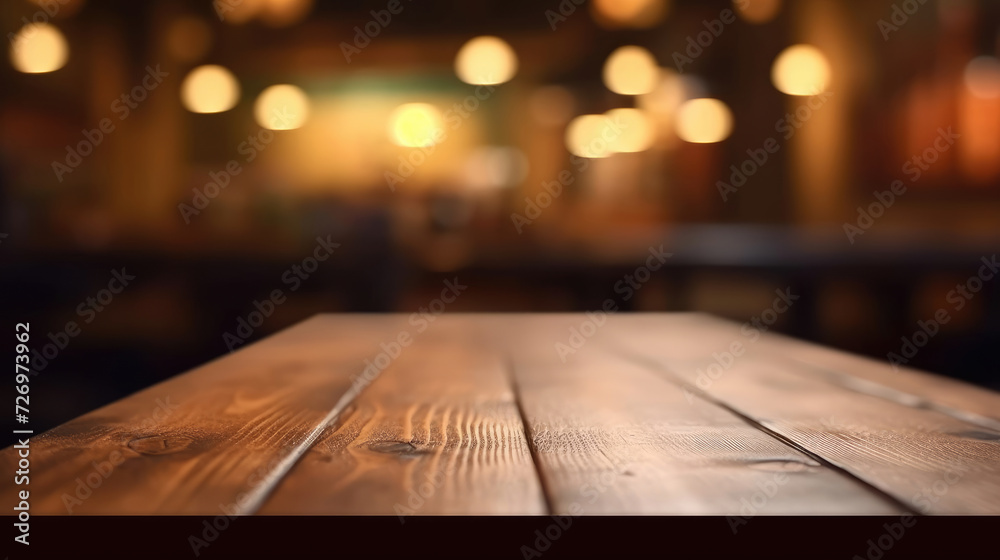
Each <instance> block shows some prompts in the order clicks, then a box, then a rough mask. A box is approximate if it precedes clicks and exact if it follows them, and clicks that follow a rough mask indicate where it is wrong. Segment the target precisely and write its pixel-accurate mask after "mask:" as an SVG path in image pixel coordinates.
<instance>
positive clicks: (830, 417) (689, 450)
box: [0, 313, 1000, 516]
mask: <svg viewBox="0 0 1000 560" xmlns="http://www.w3.org/2000/svg"><path fill="white" fill-rule="evenodd" d="M31 458H32V465H31V466H32V472H31V500H32V502H31V506H32V514H67V513H72V514H197V515H219V514H220V513H222V512H224V513H229V514H233V513H240V514H254V513H260V514H385V515H426V514H467V513H468V514H572V515H578V514H583V515H586V514H716V515H742V516H748V515H757V514H905V513H914V514H983V513H987V514H998V513H1000V394H997V393H994V392H990V391H987V390H984V389H980V388H976V387H973V386H970V385H966V384H963V383H960V382H957V381H953V380H950V379H945V378H941V377H937V376H934V375H931V374H927V373H922V372H917V371H913V370H907V369H902V368H901V369H899V370H898V371H896V370H894V369H893V368H892V367H890V366H889V365H888V364H887V363H883V362H879V361H875V360H870V359H866V358H861V357H858V356H853V355H849V354H846V353H843V352H839V351H835V350H831V349H827V348H824V347H821V346H817V345H813V344H808V343H805V342H800V341H797V340H793V339H790V338H786V337H783V336H779V335H774V334H771V333H766V334H760V333H759V332H757V331H755V330H753V329H750V328H747V327H742V326H741V325H739V324H736V323H731V322H728V321H723V320H720V319H716V318H713V317H710V316H706V315H701V314H688V313H684V314H666V313H654V314H612V315H608V316H601V315H595V314H445V315H441V316H437V317H435V316H433V315H427V316H420V315H412V316H411V315H402V314H394V315H318V316H315V317H313V318H311V319H309V320H307V321H304V322H302V323H300V324H298V325H295V326H293V327H291V328H289V329H287V330H285V331H282V332H281V333H279V334H277V335H275V336H272V337H269V338H267V339H265V340H262V341H260V342H258V343H256V344H253V345H250V346H248V347H246V348H244V349H241V350H239V351H237V352H234V353H232V354H229V355H227V356H224V357H222V358H220V359H218V360H215V361H213V362H210V363H208V364H206V365H204V366H202V367H199V368H197V369H194V370H192V371H190V372H187V373H185V374H183V375H180V376H177V377H175V378H173V379H170V380H168V381H165V382H163V383H160V384H158V385H155V386H153V387H150V388H148V389H146V390H144V391H141V392H139V393H136V394H134V395H132V396H130V397H128V398H126V399H123V400H120V401H118V402H115V403H112V404H110V405H108V406H105V407H103V408H100V409H98V410H95V411H93V412H91V413H89V414H86V415H84V416H81V417H80V418H77V419H75V420H73V421H71V422H68V423H66V424H64V425H62V426H59V427H57V428H55V429H52V430H50V431H48V432H46V433H44V434H38V435H36V436H33V437H32V438H31ZM0 463H3V467H2V470H4V471H5V472H13V471H15V470H16V463H17V454H16V450H15V449H14V448H13V447H10V448H7V449H5V450H3V452H2V453H0ZM17 489H19V487H15V486H14V485H13V478H12V477H6V478H4V479H3V481H2V482H0V496H2V499H3V500H4V503H16V501H15V491H16V490H17Z"/></svg>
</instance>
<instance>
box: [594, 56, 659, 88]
mask: <svg viewBox="0 0 1000 560" xmlns="http://www.w3.org/2000/svg"><path fill="white" fill-rule="evenodd" d="M659 75H660V71H659V68H658V67H657V66H656V58H654V57H653V55H652V54H651V53H650V52H649V51H647V50H646V49H644V48H642V47H636V46H631V45H630V46H625V47H620V48H618V49H616V50H615V51H614V52H612V53H611V55H610V56H608V59H607V60H606V61H605V62H604V85H606V86H607V87H608V89H610V90H611V91H613V92H615V93H620V94H622V95H640V94H643V93H649V92H651V91H653V88H655V87H656V81H657V79H658V78H659Z"/></svg>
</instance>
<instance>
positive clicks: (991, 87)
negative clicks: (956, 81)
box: [965, 56, 1000, 99]
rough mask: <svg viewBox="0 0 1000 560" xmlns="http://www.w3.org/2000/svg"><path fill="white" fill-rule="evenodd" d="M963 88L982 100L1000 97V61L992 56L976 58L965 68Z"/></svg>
mask: <svg viewBox="0 0 1000 560" xmlns="http://www.w3.org/2000/svg"><path fill="white" fill-rule="evenodd" d="M965 87H967V88H968V89H969V93H971V94H972V95H974V96H976V97H979V98H982V99H995V98H997V97H1000V60H997V59H996V58H994V57H992V56H977V57H976V58H973V59H972V60H970V61H969V64H967V65H966V66H965Z"/></svg>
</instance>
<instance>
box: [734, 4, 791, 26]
mask: <svg viewBox="0 0 1000 560" xmlns="http://www.w3.org/2000/svg"><path fill="white" fill-rule="evenodd" d="M733 7H734V8H736V13H737V14H739V16H740V17H741V18H743V20H745V21H748V22H750V23H767V22H769V21H771V20H772V19H774V16H776V15H778V11H779V10H781V0H733Z"/></svg>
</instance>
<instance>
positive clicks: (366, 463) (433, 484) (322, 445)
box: [261, 315, 546, 522]
mask: <svg viewBox="0 0 1000 560" xmlns="http://www.w3.org/2000/svg"><path fill="white" fill-rule="evenodd" d="M484 335H485V332H484V331H482V329H481V326H480V321H477V320H476V319H474V318H472V317H469V316H462V315H455V316H448V317H445V316H442V317H439V318H438V319H437V320H436V321H435V322H434V323H433V324H431V325H430V326H429V327H428V328H427V330H426V332H424V333H419V334H418V333H413V338H412V343H411V344H410V345H409V346H405V347H401V348H400V351H399V353H398V354H399V355H398V357H397V358H396V359H395V360H394V361H393V362H392V363H391V365H390V366H389V367H388V368H387V369H386V370H385V371H384V372H383V373H382V375H381V376H380V377H379V378H378V379H376V380H375V382H374V383H373V384H372V385H371V386H370V387H369V388H368V389H366V390H365V391H364V392H363V393H362V394H361V395H360V396H359V397H358V399H356V401H355V402H354V404H353V405H352V406H351V407H350V410H349V411H348V412H347V413H345V414H344V415H343V417H342V419H341V420H340V421H339V422H338V423H337V425H336V426H334V427H332V428H331V429H329V430H327V432H326V433H325V434H324V436H323V438H322V439H320V440H319V441H318V442H317V443H316V445H315V446H313V448H312V449H311V450H310V451H309V453H307V454H306V455H305V456H304V457H303V458H302V460H301V461H300V462H299V463H298V464H297V465H296V466H295V468H294V469H293V470H292V471H291V472H290V473H289V474H288V476H287V477H286V478H285V479H284V480H283V481H282V482H281V484H280V485H279V487H278V488H277V490H276V491H275V492H274V494H273V495H272V496H271V498H270V499H269V500H268V501H267V503H266V504H265V505H264V507H263V509H262V510H261V513H263V514H309V513H324V514H390V515H391V514H396V515H400V516H401V519H404V522H405V516H406V515H416V514H420V515H426V514H445V513H446V514H500V513H502V514H541V513H545V512H546V506H545V501H544V496H543V494H542V491H541V488H540V486H539V482H538V478H537V476H536V473H535V469H534V466H533V464H532V459H531V454H530V451H529V449H528V445H527V441H526V440H525V437H524V428H523V426H522V425H521V420H520V417H519V415H518V410H517V406H516V404H515V399H514V393H513V391H512V390H511V386H510V382H509V377H508V375H507V372H506V364H505V361H504V359H503V357H502V356H501V355H500V354H499V353H498V352H496V351H495V350H494V349H493V348H492V347H491V345H489V344H488V341H487V340H486V339H485V338H484Z"/></svg>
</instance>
